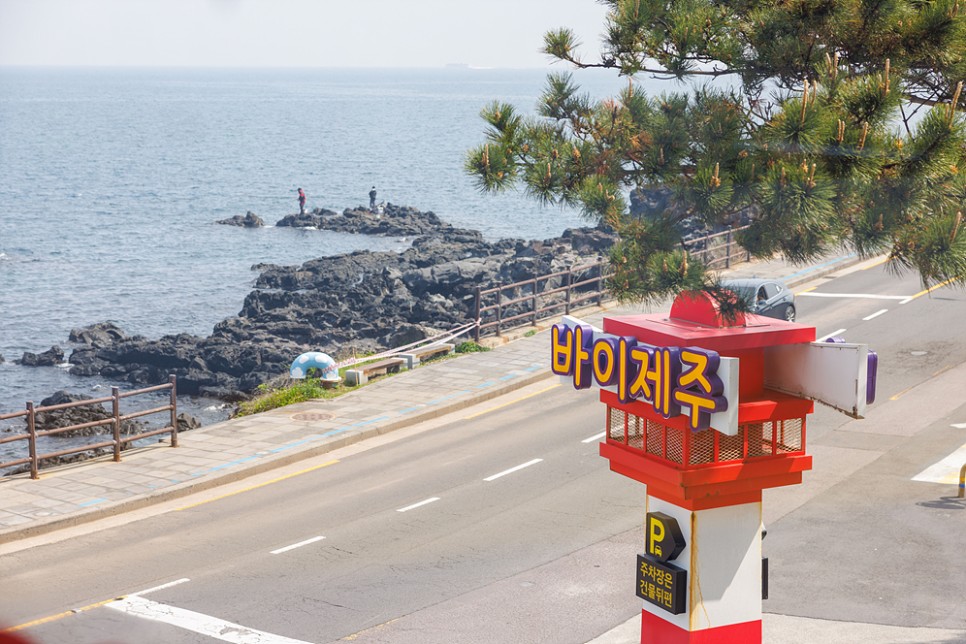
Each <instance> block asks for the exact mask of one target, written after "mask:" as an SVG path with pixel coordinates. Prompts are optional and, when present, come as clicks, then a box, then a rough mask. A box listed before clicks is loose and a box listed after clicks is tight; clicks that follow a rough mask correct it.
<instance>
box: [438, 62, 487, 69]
mask: <svg viewBox="0 0 966 644" xmlns="http://www.w3.org/2000/svg"><path fill="white" fill-rule="evenodd" d="M444 67H446V68H447V69H495V68H494V67H479V66H477V65H470V64H469V63H446V64H445V65H444Z"/></svg>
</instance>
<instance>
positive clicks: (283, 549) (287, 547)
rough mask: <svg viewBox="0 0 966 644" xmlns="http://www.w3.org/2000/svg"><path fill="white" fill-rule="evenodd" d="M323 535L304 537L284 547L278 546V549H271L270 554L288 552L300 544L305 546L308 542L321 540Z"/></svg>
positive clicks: (299, 546)
mask: <svg viewBox="0 0 966 644" xmlns="http://www.w3.org/2000/svg"><path fill="white" fill-rule="evenodd" d="M323 539H325V537H312V538H311V539H306V540H305V541H299V542H298V543H293V544H292V545H290V546H285V547H284V548H279V549H278V550H272V552H271V554H273V555H280V554H282V553H283V552H288V551H289V550H295V549H296V548H301V547H302V546H307V545H309V544H310V543H315V542H316V541H322V540H323Z"/></svg>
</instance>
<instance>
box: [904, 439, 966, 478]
mask: <svg viewBox="0 0 966 644" xmlns="http://www.w3.org/2000/svg"><path fill="white" fill-rule="evenodd" d="M964 463H966V445H963V446H962V447H960V448H959V449H957V450H956V451H955V452H953V453H952V454H950V455H949V456H947V457H946V458H944V459H943V460H941V461H939V462H938V463H935V464H933V465H930V466H929V467H927V468H926V469H924V470H923V471H921V472H919V473H918V474H916V475H915V476H913V477H912V480H913V481H925V482H926V483H947V484H949V485H956V484H958V483H959V470H960V468H961V467H962V466H963V464H964Z"/></svg>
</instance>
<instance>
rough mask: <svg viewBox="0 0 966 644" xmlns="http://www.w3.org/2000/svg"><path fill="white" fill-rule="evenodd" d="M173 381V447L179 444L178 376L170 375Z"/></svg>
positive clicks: (170, 379) (169, 380)
mask: <svg viewBox="0 0 966 644" xmlns="http://www.w3.org/2000/svg"><path fill="white" fill-rule="evenodd" d="M168 382H170V383H171V447H177V446H178V377H177V376H176V375H174V374H171V375H170V376H168Z"/></svg>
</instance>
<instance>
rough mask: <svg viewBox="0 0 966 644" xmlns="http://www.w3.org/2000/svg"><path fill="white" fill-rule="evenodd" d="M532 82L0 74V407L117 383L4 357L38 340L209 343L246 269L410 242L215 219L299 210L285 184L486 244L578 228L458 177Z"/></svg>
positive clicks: (610, 89) (336, 204)
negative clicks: (488, 121) (137, 337)
mask: <svg viewBox="0 0 966 644" xmlns="http://www.w3.org/2000/svg"><path fill="white" fill-rule="evenodd" d="M544 77H545V73H544V72H542V71H539V70H529V71H520V70H516V71H509V70H503V71H499V70H469V69H439V70H411V71H398V70H392V71H389V70H259V71H237V70H232V71H228V70H197V71H192V70H41V69H33V70H26V69H13V70H11V69H0V354H2V355H3V356H4V357H5V358H6V363H4V364H2V365H0V413H3V412H10V411H18V410H20V409H23V406H24V404H25V402H26V401H27V400H34V401H36V402H38V403H39V401H40V400H41V399H42V398H44V397H46V396H48V395H49V394H50V393H52V392H53V391H55V390H57V389H62V388H66V389H69V390H72V391H77V392H80V393H88V394H93V393H94V392H95V391H98V390H99V389H100V388H101V387H104V386H109V385H111V384H117V383H110V382H99V381H98V380H96V379H90V378H74V377H71V376H69V375H68V374H67V373H66V369H62V368H27V367H20V366H18V365H15V364H13V360H15V359H19V358H20V356H21V355H22V354H23V352H24V351H33V352H41V351H45V350H47V349H48V348H50V347H51V346H52V345H60V346H62V347H63V348H64V349H65V352H66V353H67V354H68V355H69V353H70V345H69V344H68V343H67V336H68V334H69V332H70V330H71V328H74V327H79V326H83V325H87V324H91V323H94V322H99V321H103V320H111V321H114V322H115V323H117V324H118V325H120V326H121V327H122V328H123V329H124V330H125V331H126V332H127V333H129V334H141V335H145V336H147V337H149V338H157V337H160V336H162V335H165V334H169V333H178V332H189V333H194V334H199V335H206V334H208V333H209V332H210V331H211V328H212V326H213V325H214V324H215V323H217V322H219V321H220V320H222V319H223V318H225V317H228V316H231V315H235V314H237V312H238V311H239V309H240V308H241V303H242V300H243V299H244V296H245V295H246V294H247V292H248V291H249V289H250V286H251V284H252V281H253V280H254V278H255V277H256V273H254V272H252V271H251V266H252V265H253V264H257V263H260V262H271V263H279V264H298V263H301V262H303V261H305V260H308V259H311V258H315V257H320V256H323V255H333V254H338V253H343V252H348V251H352V250H356V249H362V248H369V249H374V250H375V249H379V250H382V249H397V248H398V249H402V248H403V247H404V246H405V242H404V241H402V240H386V239H376V238H366V237H356V236H351V235H339V234H334V233H325V232H321V231H303V230H292V229H287V228H274V227H272V228H264V229H258V230H244V229H240V228H235V227H230V226H221V225H215V224H214V223H213V222H214V221H215V220H218V219H224V218H226V217H230V216H232V215H236V214H242V215H243V214H245V212H246V211H247V210H251V211H253V212H255V213H256V214H258V215H259V216H261V217H262V218H263V219H264V220H265V221H266V223H267V224H273V223H274V222H275V221H277V220H279V219H281V218H282V217H283V216H284V215H286V214H289V213H292V212H296V211H297V202H296V198H295V191H296V188H298V187H299V186H301V187H302V188H303V189H304V190H305V191H306V193H307V195H308V206H309V207H317V206H322V207H326V208H331V209H332V210H336V211H341V210H343V209H344V208H346V207H354V206H357V205H361V204H367V203H368V197H367V194H368V191H369V188H370V186H372V185H373V184H375V185H376V187H377V190H378V192H379V197H378V199H379V200H380V201H389V202H392V203H396V204H402V205H410V206H414V207H417V208H419V209H421V210H432V211H433V212H435V213H436V214H438V215H439V216H440V217H442V218H443V219H444V220H446V221H449V222H451V223H453V224H454V225H458V226H463V227H469V228H474V229H477V230H481V231H483V233H484V234H485V235H486V236H487V237H488V238H491V239H496V238H500V237H526V238H546V237H552V236H556V235H558V234H560V233H561V232H562V231H563V230H564V229H565V228H567V227H570V226H574V225H580V224H581V223H582V222H581V221H580V219H579V217H578V215H577V214H576V213H575V212H574V211H572V210H567V209H561V208H556V207H543V206H540V205H538V204H537V203H535V202H532V201H529V200H527V199H526V198H525V197H523V196H522V195H521V194H518V193H517V194H509V195H502V196H492V195H481V194H479V193H477V192H476V191H475V189H474V187H473V184H472V181H471V179H470V178H469V177H467V176H466V175H465V174H464V173H463V170H462V167H463V159H464V155H465V153H466V151H467V150H468V149H469V148H470V147H473V146H475V145H478V144H479V143H480V142H481V141H482V140H483V131H484V125H483V122H482V120H481V119H480V118H479V111H480V109H481V108H482V107H483V106H484V105H486V104H487V103H489V102H490V101H492V100H494V99H499V100H501V101H508V102H511V103H514V104H515V105H517V106H518V107H519V108H520V109H521V110H523V111H524V112H526V113H533V111H534V106H535V103H536V100H537V96H538V94H539V92H540V90H541V88H542V86H543V84H544ZM579 78H580V80H581V82H582V83H583V84H584V86H585V88H586V89H587V90H588V92H589V93H591V94H592V95H593V96H598V97H601V96H605V95H612V94H614V93H615V92H616V91H618V88H619V87H622V86H623V82H622V81H620V80H619V79H618V78H617V77H616V76H614V75H612V74H608V73H604V72H597V73H591V74H584V75H581V76H579ZM293 357H294V356H293ZM126 388H130V387H126ZM92 390H93V391H92ZM98 395H100V394H98ZM179 402H180V403H181V406H182V407H184V408H186V409H187V410H188V411H192V412H198V411H203V409H204V407H205V406H206V404H207V403H205V402H204V401H198V402H196V403H195V407H194V408H193V407H192V406H191V403H190V401H187V400H185V401H179ZM209 411H210V410H209ZM200 415H203V414H200Z"/></svg>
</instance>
